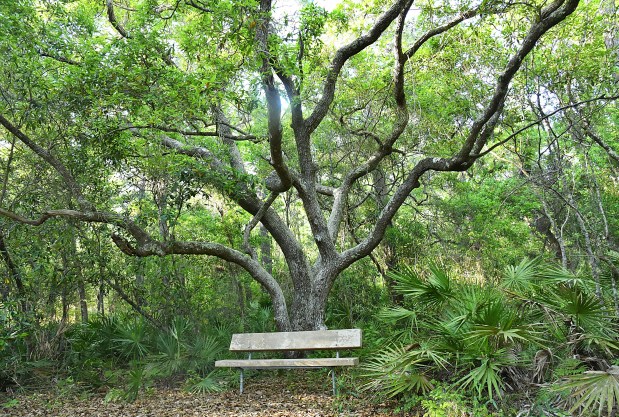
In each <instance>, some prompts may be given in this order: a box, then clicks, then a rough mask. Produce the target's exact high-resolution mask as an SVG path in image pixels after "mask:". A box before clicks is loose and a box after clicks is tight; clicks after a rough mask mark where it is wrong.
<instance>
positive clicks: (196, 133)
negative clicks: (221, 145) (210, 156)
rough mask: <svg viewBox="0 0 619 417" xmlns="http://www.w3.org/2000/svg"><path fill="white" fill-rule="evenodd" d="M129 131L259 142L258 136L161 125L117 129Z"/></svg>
mask: <svg viewBox="0 0 619 417" xmlns="http://www.w3.org/2000/svg"><path fill="white" fill-rule="evenodd" d="M221 124H222V125H224V123H221ZM225 125H226V126H228V127H231V126H229V125H227V124H225ZM129 129H154V130H160V131H162V132H168V133H180V134H181V135H183V136H201V137H224V138H226V139H231V140H234V141H237V142H242V141H250V142H256V141H257V137H256V136H254V135H249V134H243V135H242V136H236V135H231V134H222V133H220V132H216V131H214V132H203V131H197V130H183V129H177V128H174V127H168V126H161V125H131V126H128V127H124V128H120V129H117V130H118V131H121V130H129ZM234 130H239V129H236V128H234Z"/></svg>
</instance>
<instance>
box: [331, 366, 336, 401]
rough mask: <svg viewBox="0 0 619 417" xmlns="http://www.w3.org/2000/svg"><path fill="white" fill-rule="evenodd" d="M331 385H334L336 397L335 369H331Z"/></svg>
mask: <svg viewBox="0 0 619 417" xmlns="http://www.w3.org/2000/svg"><path fill="white" fill-rule="evenodd" d="M331 383H332V384H333V396H334V397H335V394H336V391H335V368H331Z"/></svg>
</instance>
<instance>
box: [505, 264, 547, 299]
mask: <svg viewBox="0 0 619 417" xmlns="http://www.w3.org/2000/svg"><path fill="white" fill-rule="evenodd" d="M539 266H540V258H534V259H528V258H525V259H523V260H522V261H520V263H519V264H518V265H516V266H512V265H510V266H508V267H507V268H505V274H504V275H503V280H502V281H501V287H502V288H507V289H509V290H514V291H528V290H530V289H532V288H533V286H534V284H535V278H536V277H537V276H538V271H539Z"/></svg>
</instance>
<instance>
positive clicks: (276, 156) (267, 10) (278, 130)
mask: <svg viewBox="0 0 619 417" xmlns="http://www.w3.org/2000/svg"><path fill="white" fill-rule="evenodd" d="M260 13H261V14H262V18H261V21H260V23H259V25H258V30H257V31H256V39H257V41H258V45H259V48H260V49H259V54H260V58H261V61H262V64H261V67H260V76H261V78H262V88H263V89H264V92H265V95H266V101H267V113H268V130H269V145H270V152H271V165H272V166H273V169H275V172H276V173H277V175H278V177H279V179H280V182H279V184H278V187H276V188H272V189H270V190H271V191H276V192H284V191H287V190H288V189H290V187H291V186H292V177H291V175H290V170H289V169H288V166H287V165H286V162H285V160H284V152H283V148H282V139H283V133H282V122H281V112H282V104H281V97H280V95H279V91H278V89H277V86H276V85H275V77H274V76H273V69H272V67H271V59H270V53H269V45H268V38H269V34H270V27H271V16H270V15H271V0H261V1H260Z"/></svg>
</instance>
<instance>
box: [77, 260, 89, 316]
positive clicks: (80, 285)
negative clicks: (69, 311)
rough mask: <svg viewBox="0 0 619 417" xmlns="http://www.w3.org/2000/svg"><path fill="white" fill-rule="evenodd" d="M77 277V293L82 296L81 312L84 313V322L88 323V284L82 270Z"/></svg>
mask: <svg viewBox="0 0 619 417" xmlns="http://www.w3.org/2000/svg"><path fill="white" fill-rule="evenodd" d="M78 274H79V276H78V277H77V293H78V295H79V298H80V313H81V315H82V323H88V303H87V301H86V286H85V285H84V278H83V277H82V274H81V271H80V272H78Z"/></svg>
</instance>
